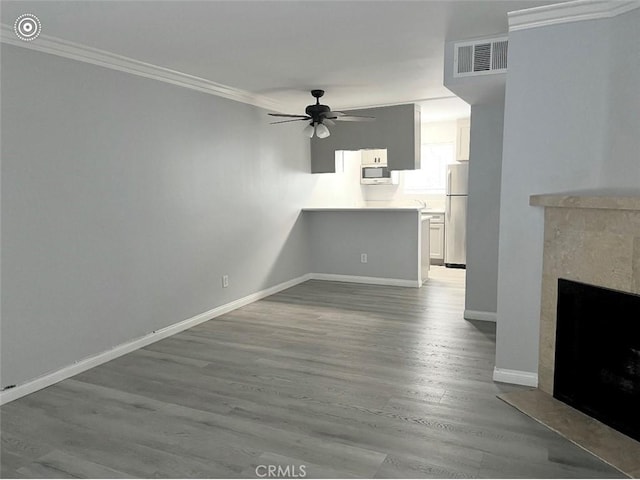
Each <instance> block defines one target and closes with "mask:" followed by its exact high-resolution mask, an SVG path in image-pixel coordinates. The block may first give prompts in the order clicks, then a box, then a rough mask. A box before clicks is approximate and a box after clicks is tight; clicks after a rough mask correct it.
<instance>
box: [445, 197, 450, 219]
mask: <svg viewBox="0 0 640 480" xmlns="http://www.w3.org/2000/svg"><path fill="white" fill-rule="evenodd" d="M449 218H451V195H447V203H446V204H445V212H444V221H445V222H447V221H448V219H449Z"/></svg>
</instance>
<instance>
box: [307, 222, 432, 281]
mask: <svg viewBox="0 0 640 480" xmlns="http://www.w3.org/2000/svg"><path fill="white" fill-rule="evenodd" d="M304 216H305V218H306V221H307V222H308V224H309V239H310V248H311V258H312V261H311V269H312V272H313V273H327V274H335V275H357V276H363V277H380V278H387V279H389V278H393V279H401V280H414V281H417V280H418V279H419V277H418V275H419V273H418V264H419V259H418V248H419V247H418V228H419V226H420V219H419V217H420V214H419V212H418V211H417V210H416V211H410V212H400V211H395V212H376V211H358V212H304ZM412 252H415V253H412ZM361 253H366V254H367V255H368V262H367V263H360V254H361Z"/></svg>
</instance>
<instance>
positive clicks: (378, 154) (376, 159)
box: [361, 149, 387, 166]
mask: <svg viewBox="0 0 640 480" xmlns="http://www.w3.org/2000/svg"><path fill="white" fill-rule="evenodd" d="M361 155H362V160H361V163H362V165H365V166H369V165H373V166H375V165H386V164H387V151H386V150H384V149H375V150H374V149H367V150H362V151H361Z"/></svg>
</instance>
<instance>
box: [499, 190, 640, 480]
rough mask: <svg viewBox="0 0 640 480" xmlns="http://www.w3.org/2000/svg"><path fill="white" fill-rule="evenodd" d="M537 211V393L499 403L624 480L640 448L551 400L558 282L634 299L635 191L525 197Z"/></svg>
mask: <svg viewBox="0 0 640 480" xmlns="http://www.w3.org/2000/svg"><path fill="white" fill-rule="evenodd" d="M529 203H530V205H532V206H539V207H544V208H545V212H544V253H543V265H542V298H541V312H540V350H539V361H538V389H537V390H531V391H519V392H513V393H510V394H505V395H503V396H501V398H502V399H503V400H505V401H506V402H507V403H509V404H511V405H513V406H514V407H516V408H518V409H519V410H521V411H522V412H524V413H526V414H527V415H530V416H531V417H533V418H535V419H536V420H538V421H540V422H542V423H543V424H545V425H546V426H548V427H550V428H551V429H552V430H555V431H557V432H558V433H560V434H562V435H564V436H565V437H567V438H568V439H569V440H572V441H573V442H574V443H576V444H578V445H579V446H581V447H583V448H585V449H586V450H588V451H590V452H591V453H593V454H595V455H596V456H598V457H600V458H601V459H603V460H604V461H606V462H607V463H609V464H611V465H613V466H614V467H616V468H618V469H619V470H620V471H621V472H623V473H625V474H626V475H628V476H630V477H634V478H637V477H640V443H639V442H636V441H635V440H633V439H631V438H630V437H627V436H626V435H623V434H621V433H620V432H618V431H616V430H614V429H612V428H610V427H608V426H606V425H604V424H602V423H600V422H598V421H597V420H595V419H592V418H591V417H588V416H587V415H585V414H583V413H581V412H578V411H577V410H575V409H573V408H571V407H569V406H567V405H566V404H564V403H562V402H560V401H558V400H556V399H554V398H553V397H552V395H553V371H554V360H555V334H556V307H557V288H558V278H559V277H562V278H566V279H569V280H575V281H578V282H583V283H588V284H592V285H597V286H601V287H608V288H612V289H615V290H621V291H624V292H630V293H638V294H640V191H638V192H624V193H621V192H580V193H567V194H547V195H532V196H531V197H530V200H529Z"/></svg>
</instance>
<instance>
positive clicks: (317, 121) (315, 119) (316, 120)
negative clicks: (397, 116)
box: [269, 90, 375, 138]
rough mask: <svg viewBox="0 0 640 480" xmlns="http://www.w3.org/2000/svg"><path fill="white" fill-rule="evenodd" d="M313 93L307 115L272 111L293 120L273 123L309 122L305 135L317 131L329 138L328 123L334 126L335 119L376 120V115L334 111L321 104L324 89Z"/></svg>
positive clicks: (310, 134)
mask: <svg viewBox="0 0 640 480" xmlns="http://www.w3.org/2000/svg"><path fill="white" fill-rule="evenodd" d="M311 95H312V96H313V97H314V98H315V99H316V103H315V104H311V105H308V106H307V108H305V109H304V111H305V113H306V115H289V114H287V113H270V114H269V115H271V116H272V117H290V118H292V120H280V121H279V122H271V124H272V125H274V124H276V123H287V122H308V121H309V120H311V121H310V122H309V125H307V126H306V127H305V129H304V130H303V132H304V134H305V135H308V136H309V138H311V137H313V134H314V133H315V134H316V136H317V137H318V138H327V137H328V136H329V135H331V132H329V129H328V128H327V125H329V126H330V127H333V126H334V125H335V123H334V120H335V121H339V122H368V121H372V120H375V117H367V116H362V115H347V114H346V113H342V112H333V111H331V108H329V107H328V106H327V105H321V104H320V97H322V96H323V95H324V90H311Z"/></svg>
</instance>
